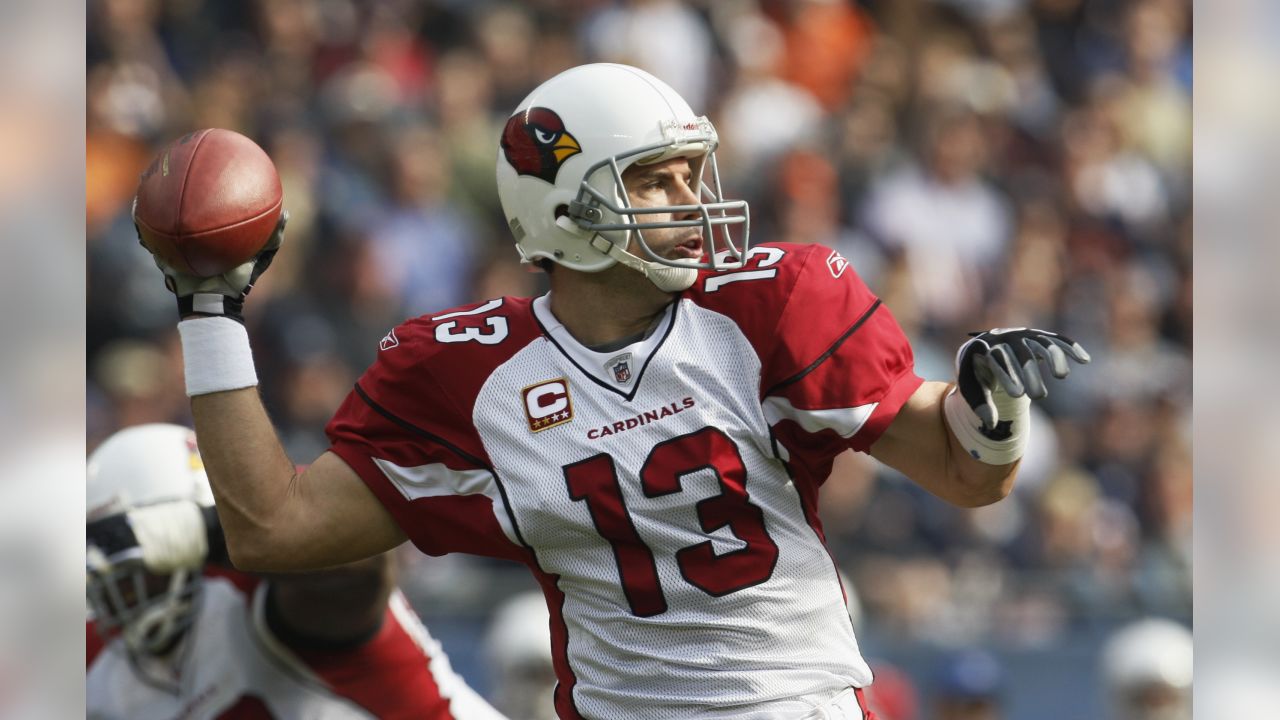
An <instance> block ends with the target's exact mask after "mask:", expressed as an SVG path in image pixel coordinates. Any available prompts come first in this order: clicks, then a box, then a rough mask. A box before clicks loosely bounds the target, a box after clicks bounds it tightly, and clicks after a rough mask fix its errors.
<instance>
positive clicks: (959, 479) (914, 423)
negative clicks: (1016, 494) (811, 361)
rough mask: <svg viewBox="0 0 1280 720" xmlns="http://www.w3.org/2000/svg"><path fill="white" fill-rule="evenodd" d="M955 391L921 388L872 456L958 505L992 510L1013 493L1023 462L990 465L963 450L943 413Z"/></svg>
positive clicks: (942, 387) (932, 386) (931, 385)
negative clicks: (946, 403)
mask: <svg viewBox="0 0 1280 720" xmlns="http://www.w3.org/2000/svg"><path fill="white" fill-rule="evenodd" d="M951 387H952V386H951V385H950V384H947V383H941V382H926V383H924V384H922V385H921V386H920V387H919V388H918V389H917V390H916V391H915V393H914V394H913V395H912V396H911V398H910V399H908V400H907V402H906V404H905V405H903V406H902V409H901V410H899V411H898V415H897V417H895V418H894V420H893V422H891V423H890V424H889V427H888V428H887V429H886V430H885V432H884V434H883V435H881V436H880V438H879V439H878V440H876V442H875V444H873V445H872V446H871V456H872V457H874V458H875V459H877V460H879V461H880V462H882V463H884V464H885V465H888V466H889V467H891V468H893V469H895V470H897V471H899V472H901V473H902V474H903V475H906V476H907V477H909V478H911V479H912V480H914V481H915V482H916V483H917V484H919V485H920V486H921V487H923V488H924V489H925V490H928V491H929V492H931V493H933V494H934V495H937V496H938V497H940V498H942V499H943V500H946V501H947V502H950V503H952V504H953V505H959V506H960V507H981V506H983V505H990V504H991V503H993V502H996V501H998V500H1000V499H1002V498H1004V497H1005V496H1007V495H1008V494H1009V492H1010V490H1012V489H1013V480H1014V477H1015V476H1016V475H1017V471H1018V463H1017V462H1013V463H1010V464H1008V465H988V464H986V463H984V462H980V461H978V460H975V459H973V458H972V457H970V456H969V454H968V453H967V452H966V451H965V449H964V448H963V447H961V445H960V441H959V440H957V439H956V436H955V434H954V433H952V432H951V429H950V427H949V426H948V425H947V420H946V417H945V415H944V414H943V411H942V401H943V398H945V397H946V396H947V393H948V392H950V391H951Z"/></svg>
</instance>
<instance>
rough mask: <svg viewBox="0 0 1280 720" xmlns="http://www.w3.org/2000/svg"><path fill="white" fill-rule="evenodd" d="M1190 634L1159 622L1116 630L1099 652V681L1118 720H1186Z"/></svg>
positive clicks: (1170, 623)
mask: <svg viewBox="0 0 1280 720" xmlns="http://www.w3.org/2000/svg"><path fill="white" fill-rule="evenodd" d="M1192 665H1193V662H1192V641H1191V631H1190V630H1187V628H1185V627H1184V626H1182V625H1180V624H1178V623H1176V622H1173V621H1172V620H1165V619H1162V618H1147V619H1144V620H1138V621H1136V622H1133V623H1131V624H1129V625H1126V626H1125V627H1123V628H1121V629H1120V630H1118V631H1117V632H1116V633H1115V634H1114V635H1113V636H1111V638H1109V639H1108V640H1107V642H1106V645H1105V647H1104V648H1103V651H1102V673H1103V681H1104V682H1105V684H1106V687H1107V694H1108V696H1109V699H1110V702H1111V705H1112V708H1111V710H1112V712H1113V713H1114V716H1115V717H1116V718H1117V719H1118V720H1190V718H1191V671H1192Z"/></svg>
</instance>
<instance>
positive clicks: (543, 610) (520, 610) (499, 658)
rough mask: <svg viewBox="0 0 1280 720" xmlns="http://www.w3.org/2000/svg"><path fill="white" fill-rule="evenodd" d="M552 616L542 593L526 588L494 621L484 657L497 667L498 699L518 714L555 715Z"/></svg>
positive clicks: (546, 718)
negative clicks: (527, 590) (526, 590)
mask: <svg viewBox="0 0 1280 720" xmlns="http://www.w3.org/2000/svg"><path fill="white" fill-rule="evenodd" d="M550 617H551V616H550V614H549V613H548V612H547V601H546V600H545V599H544V598H543V596H542V593H539V592H524V593H520V594H519V595H515V596H513V597H511V598H510V599H508V600H507V601H506V602H504V603H503V604H502V605H501V606H499V608H498V611H497V612H496V613H494V618H493V622H492V623H491V624H490V625H489V631H488V634H487V635H486V636H485V657H486V659H487V661H488V666H489V668H490V669H491V670H492V672H493V687H494V697H493V704H494V707H496V708H498V709H499V710H501V711H502V712H503V713H505V714H507V715H509V716H511V717H513V718H524V719H525V720H555V717H556V713H555V706H554V692H555V687H556V676H555V668H554V667H553V666H552V662H551V624H550V622H551V621H550Z"/></svg>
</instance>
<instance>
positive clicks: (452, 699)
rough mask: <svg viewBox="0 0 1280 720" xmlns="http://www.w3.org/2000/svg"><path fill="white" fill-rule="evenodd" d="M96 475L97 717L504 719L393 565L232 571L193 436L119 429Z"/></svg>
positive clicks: (92, 566)
mask: <svg viewBox="0 0 1280 720" xmlns="http://www.w3.org/2000/svg"><path fill="white" fill-rule="evenodd" d="M88 476H89V477H88V496H87V500H88V528H87V535H88V543H89V544H88V559H89V585H88V592H89V603H90V607H91V608H92V610H93V618H92V620H91V621H90V627H89V636H88V650H89V657H88V680H87V698H86V703H87V707H86V710H87V714H88V717H90V718H102V719H104V720H105V719H112V720H125V719H126V718H127V719H128V720H145V719H146V718H174V717H183V718H192V719H193V720H195V719H198V718H227V719H232V718H255V719H258V718H281V719H282V720H283V719H284V718H335V719H336V718H351V719H352V720H355V719H357V718H430V719H432V720H452V719H454V718H457V719H459V720H470V719H475V720H501V718H502V716H501V715H500V714H499V713H497V712H496V711H495V710H493V709H492V708H491V707H490V706H489V705H488V704H486V703H485V701H484V700H482V699H481V698H480V697H479V696H478V695H476V694H475V693H474V692H473V691H472V690H471V689H470V688H469V687H468V686H467V685H466V684H465V682H464V681H463V680H462V679H461V678H460V677H458V676H457V675H456V674H454V672H453V671H452V670H451V669H450V667H449V661H448V658H447V657H445V655H444V653H443V650H442V649H441V647H440V645H439V643H437V642H436V641H435V640H434V639H433V638H432V637H431V636H430V635H429V634H428V633H427V630H426V628H425V627H423V625H422V623H421V621H419V620H418V617H417V616H416V615H415V614H414V612H413V610H412V609H410V607H409V604H408V603H407V602H406V601H405V598H404V597H403V596H402V595H401V594H400V592H399V591H398V590H396V589H395V585H394V583H393V578H392V566H391V558H390V556H389V555H386V554H382V555H376V556H373V557H370V558H367V559H364V560H360V561H357V562H355V563H350V564H347V565H344V566H342V567H340V568H335V569H332V570H327V571H324V572H320V573H313V574H307V575H293V576H275V577H271V578H269V579H260V578H255V577H250V576H247V575H244V574H242V573H238V572H236V571H234V570H232V569H230V568H229V567H226V566H220V565H219V564H218V563H217V560H218V558H219V556H220V555H221V556H225V548H224V546H223V544H222V542H221V533H220V532H219V530H218V526H217V515H216V514H215V513H214V512H213V496H212V494H211V493H210V490H209V483H208V480H207V478H206V476H205V471H204V468H203V466H202V464H201V460H200V454H199V451H198V450H197V447H196V440H195V434H194V433H193V432H192V431H191V430H189V429H187V428H184V427H180V426H177V425H167V424H152V425H140V426H137V427H133V428H129V429H126V430H122V431H120V432H118V433H116V434H115V435H113V436H111V437H110V438H108V439H107V440H106V441H105V442H104V443H103V444H102V445H101V446H100V447H99V448H98V449H97V450H95V451H94V452H93V454H92V455H90V457H89V463H88ZM184 518H185V520H184ZM175 519H176V521H175Z"/></svg>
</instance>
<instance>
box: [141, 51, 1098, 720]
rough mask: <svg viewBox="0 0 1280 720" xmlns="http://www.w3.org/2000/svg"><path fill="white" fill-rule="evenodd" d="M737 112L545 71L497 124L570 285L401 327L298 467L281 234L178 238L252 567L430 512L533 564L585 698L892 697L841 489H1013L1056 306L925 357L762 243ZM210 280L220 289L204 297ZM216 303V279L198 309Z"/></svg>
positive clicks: (1070, 351) (349, 553)
mask: <svg viewBox="0 0 1280 720" xmlns="http://www.w3.org/2000/svg"><path fill="white" fill-rule="evenodd" d="M717 143H718V140H717V135H716V131H715V128H714V127H713V125H712V124H711V122H710V121H709V120H707V118H705V117H702V116H699V115H697V114H695V113H694V112H693V110H691V109H690V107H689V105H688V104H687V103H686V102H685V101H684V100H683V99H682V98H681V97H680V96H679V95H677V94H676V93H675V91H673V90H672V89H671V88H670V87H669V86H668V85H666V84H665V83H663V82H662V81H661V80H659V79H657V78H655V77H653V76H652V75H649V74H648V73H645V72H643V71H641V70H638V69H636V68H632V67H628V66H624V65H613V64H593V65H584V66H579V67H576V68H572V69H570V70H567V71H565V72H563V73H561V74H559V75H557V76H555V77H553V78H551V79H550V80H548V81H546V82H545V83H543V84H542V85H540V86H539V87H538V88H536V89H535V90H534V91H533V92H532V93H531V94H530V95H529V96H528V97H527V98H525V100H524V101H523V102H521V103H520V105H519V107H517V108H516V111H515V112H514V113H513V114H512V115H511V117H510V119H509V120H508V121H507V123H506V126H505V128H504V130H503V132H502V137H501V141H500V147H499V148H497V181H498V193H499V197H500V199H501V201H502V206H503V209H504V211H505V213H506V217H507V220H508V223H509V225H510V228H511V232H512V234H513V235H514V239H515V242H516V249H517V250H518V251H519V254H520V256H521V258H522V260H523V261H524V262H526V263H533V264H537V265H539V266H541V267H543V268H544V269H545V270H546V271H547V272H548V273H549V275H550V285H551V291H550V292H549V293H548V294H546V295H544V296H542V297H538V298H517V297H502V298H495V299H493V300H489V301H487V302H483V303H478V304H474V305H469V306H466V307H459V308H454V309H450V310H442V311H439V312H435V313H432V314H429V315H425V316H423V317H419V318H415V319H413V320H409V321H408V322H406V323H404V324H402V325H399V326H397V327H395V328H394V329H392V330H391V332H389V333H388V334H387V336H386V337H385V338H384V339H383V341H382V342H381V344H380V350H379V351H378V353H377V357H376V359H375V360H374V362H373V364H372V366H371V367H370V368H369V369H368V370H367V371H366V372H365V374H364V375H363V376H362V377H361V378H360V380H359V382H358V383H357V385H356V387H355V388H354V389H353V390H352V392H351V394H350V395H349V396H348V398H347V399H346V401H345V402H344V403H343V404H342V406H341V407H340V408H338V410H337V412H336V414H335V415H334V417H333V419H332V420H331V421H330V423H329V425H328V427H327V433H328V436H329V439H330V441H331V448H330V450H329V451H328V452H326V453H324V454H323V455H322V456H321V457H320V458H319V459H317V460H316V461H315V462H314V463H313V464H312V465H310V467H309V468H308V469H307V471H306V472H303V473H298V472H296V471H295V469H294V464H293V462H292V461H291V460H290V459H289V458H288V457H287V456H286V455H285V452H284V450H283V449H282V447H281V445H280V443H279V442H278V441H277V440H276V437H275V434H274V432H273V429H272V427H271V423H270V420H269V419H268V417H267V415H266V413H265V412H264V410H263V407H262V403H261V401H260V400H259V396H258V393H257V390H256V385H257V376H256V372H255V370H254V366H253V360H252V354H251V351H250V347H249V340H248V335H247V333H246V331H245V328H244V325H243V318H242V316H241V311H242V308H243V303H244V300H245V298H246V296H247V294H248V291H249V290H250V289H251V287H252V283H251V281H250V279H252V278H256V277H257V276H258V275H260V274H261V272H262V271H263V270H264V269H265V267H266V265H267V263H269V262H270V260H271V258H272V257H273V256H274V254H275V252H276V251H277V250H278V248H279V247H280V242H281V240H282V230H283V226H281V228H280V230H279V231H277V233H276V234H275V235H274V236H273V237H272V238H271V240H270V241H269V242H268V244H267V247H266V249H264V251H263V253H262V254H261V255H260V256H259V258H258V259H257V260H255V261H251V262H250V263H246V264H245V266H243V267H241V268H240V269H238V270H237V271H235V272H232V273H228V274H227V275H224V276H221V277H214V278H196V277H191V276H189V275H184V274H183V273H182V272H180V271H177V270H175V269H174V268H172V267H168V266H166V265H165V263H164V262H163V261H158V265H160V267H161V269H162V270H163V271H164V273H165V274H166V277H167V285H168V286H169V287H170V289H172V290H173V291H174V293H175V294H176V295H177V296H178V299H179V308H180V314H182V320H181V322H180V323H179V325H178V328H179V332H180V334H181V338H182V345H183V352H184V357H185V363H186V364H185V372H186V384H187V393H188V394H189V395H190V396H191V405H192V411H193V413H194V417H195V422H196V427H197V431H198V432H199V434H200V438H201V442H202V443H203V446H202V449H203V451H204V456H205V462H206V464H207V465H208V467H209V474H210V477H211V479H212V481H213V488H214V493H215V495H216V496H217V497H218V498H219V503H218V507H219V513H220V514H221V516H222V521H223V527H224V529H225V531H226V534H227V542H228V547H229V550H230V553H231V557H232V560H233V561H234V562H235V563H236V565H237V566H242V567H244V568H246V569H252V570H258V571H273V570H301V569H307V568H317V567H325V566H329V565H333V564H336V563H343V562H349V561H352V560H356V559H359V558H363V557H368V556H370V555H374V554H377V553H380V552H384V551H386V550H388V549H390V548H392V547H395V546H397V545H399V544H400V543H402V542H404V541H405V540H406V539H408V540H411V541H412V542H413V543H414V544H415V545H416V546H417V547H418V548H419V549H420V550H422V551H423V552H425V553H428V554H431V555H441V554H444V553H451V552H467V553H476V554H480V555H486V556H492V557H498V558H507V559H511V560H515V561H517V562H520V563H524V564H525V565H527V566H528V567H529V569H530V570H531V571H532V572H533V574H534V576H535V577H536V578H537V580H538V581H539V582H540V583H541V586H542V589H543V591H544V594H545V597H546V601H547V605H548V608H549V610H550V613H551V641H552V646H553V647H552V654H553V657H554V659H555V668H556V674H557V677H558V681H559V684H558V687H557V689H556V693H555V705H556V709H557V712H558V713H559V715H560V717H562V718H631V717H646V718H688V717H698V718H737V719H744V718H766V717H767V718H818V717H824V718H861V717H864V716H866V715H867V713H866V711H865V709H864V708H865V701H864V699H863V697H862V690H861V688H864V687H866V686H867V685H868V684H870V683H871V680H872V674H871V671H870V669H869V668H868V666H867V664H866V662H864V660H863V659H862V656H861V655H860V653H859V651H858V646H857V641H856V639H855V637H854V632H853V629H852V627H851V624H850V622H849V615H848V613H847V612H846V611H845V607H844V600H843V597H842V595H841V590H840V583H839V580H838V579H837V575H836V567H835V564H834V563H833V562H832V559H831V557H830V556H829V554H828V553H827V550H826V547H825V545H824V540H823V532H822V527H821V525H820V523H819V521H818V513H817V509H816V505H817V501H818V489H819V486H821V484H822V483H823V482H824V481H825V480H826V478H827V475H828V473H829V471H830V468H831V463H832V458H834V457H835V456H836V455H837V454H838V453H840V452H842V451H844V450H846V449H848V448H853V449H854V450H858V451H861V452H866V453H870V454H871V455H872V456H873V457H875V458H877V459H879V460H880V461H881V462H884V463H886V464H887V465H889V466H891V467H893V468H896V469H898V470H900V471H901V472H903V473H904V474H906V475H907V476H908V477H910V478H912V479H913V480H914V481H916V482H917V483H919V484H920V485H922V486H923V487H924V488H926V489H928V490H929V491H930V492H932V493H934V494H936V495H937V496H939V497H941V498H943V499H945V500H947V501H949V502H952V503H955V504H957V505H961V506H965V507H973V506H979V505H985V504H988V503H992V502H995V501H997V500H999V499H1001V498H1003V497H1004V496H1005V495H1006V494H1007V493H1009V491H1010V489H1011V486H1012V483H1013V479H1014V475H1015V472H1016V470H1017V466H1018V460H1019V458H1020V457H1021V454H1022V450H1023V448H1024V446H1025V443H1026V438H1027V422H1028V421H1027V417H1028V413H1027V408H1028V404H1029V402H1030V399H1031V398H1032V397H1041V396H1043V395H1044V394H1045V392H1046V391H1045V372H1046V371H1047V373H1049V374H1052V375H1053V376H1055V377H1059V378H1061V377H1064V376H1066V375H1067V373H1068V370H1069V368H1068V365H1069V362H1070V361H1076V362H1086V361H1088V355H1087V354H1086V353H1085V351H1084V349H1083V348H1081V347H1080V346H1079V345H1077V344H1075V343H1073V342H1072V341H1070V340H1068V339H1067V338H1065V337H1062V336H1060V335H1057V334H1055V333H1052V332H1047V331H1042V330H1033V329H1024V328H1014V329H997V330H991V331H987V332H983V333H979V334H977V335H976V336H975V337H973V338H972V339H970V340H969V341H968V342H967V343H965V344H964V345H963V346H962V347H961V349H960V351H959V353H958V356H957V377H956V379H955V382H954V383H944V382H926V381H924V380H923V379H922V378H920V377H919V376H917V375H916V373H915V370H914V361H913V356H912V350H911V346H910V345H909V343H908V341H907V338H906V337H905V336H904V334H903V332H902V330H901V329H900V328H899V326H898V323H897V322H896V321H895V320H894V318H893V315H892V313H890V311H889V308H887V307H885V305H884V304H883V303H882V302H881V301H880V300H879V299H878V298H876V297H875V296H874V295H873V294H872V293H871V291H870V290H869V289H868V288H867V287H866V285H865V284H863V282H862V281H861V280H860V279H859V277H858V274H857V272H856V271H855V270H854V268H852V267H850V265H849V263H848V262H847V261H846V260H845V259H844V258H843V257H841V256H840V255H839V254H838V253H835V252H833V251H831V250H829V249H827V248H824V247H821V246H817V245H786V244H773V245H770V244H764V245H758V246H756V247H751V246H750V245H749V224H748V208H747V205H746V203H745V202H743V201H740V200H732V199H728V198H726V197H725V195H724V192H723V189H722V188H721V186H720V176H719V170H718V168H717V166H716V159H715V150H716V146H717ZM194 308H199V310H198V311H197V310H194ZM184 309H185V310H184Z"/></svg>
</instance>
